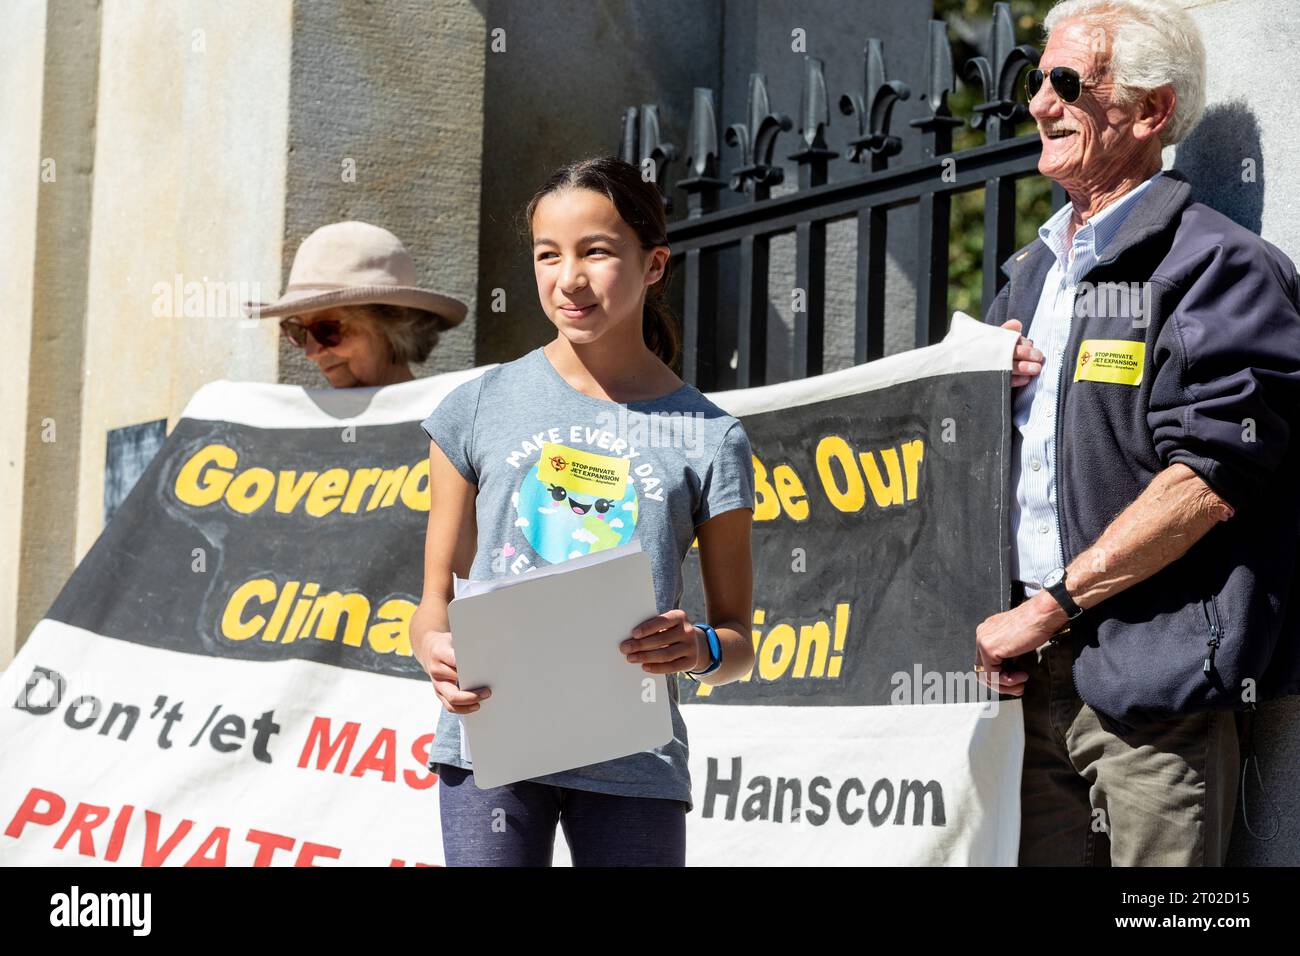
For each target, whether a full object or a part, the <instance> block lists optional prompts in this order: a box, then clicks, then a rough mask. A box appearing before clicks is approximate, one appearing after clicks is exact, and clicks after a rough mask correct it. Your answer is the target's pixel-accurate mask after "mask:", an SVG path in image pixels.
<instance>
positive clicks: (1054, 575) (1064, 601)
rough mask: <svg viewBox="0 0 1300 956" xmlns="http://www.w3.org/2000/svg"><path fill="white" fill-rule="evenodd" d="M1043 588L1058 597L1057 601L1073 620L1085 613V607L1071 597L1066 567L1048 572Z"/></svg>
mask: <svg viewBox="0 0 1300 956" xmlns="http://www.w3.org/2000/svg"><path fill="white" fill-rule="evenodd" d="M1043 590H1044V591H1046V592H1047V593H1048V594H1050V595H1051V596H1052V597H1054V598H1056V603H1057V604H1059V605H1061V608H1062V610H1064V611H1065V613H1066V616H1067V617H1068V618H1069V619H1070V620H1071V621H1073V620H1074V619H1075V618H1076V617H1078V616H1079V615H1080V614H1082V613H1083V608H1081V607H1079V605H1077V604H1075V603H1074V598H1072V597H1070V592H1069V591H1067V590H1066V588H1065V568H1057V569H1056V570H1055V571H1049V572H1047V575H1046V576H1045V577H1044V578H1043Z"/></svg>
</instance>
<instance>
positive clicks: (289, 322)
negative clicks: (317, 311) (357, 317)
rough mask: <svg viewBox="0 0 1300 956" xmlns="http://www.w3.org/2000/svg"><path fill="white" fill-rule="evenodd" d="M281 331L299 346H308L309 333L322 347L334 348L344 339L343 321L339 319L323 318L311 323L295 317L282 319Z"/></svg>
mask: <svg viewBox="0 0 1300 956" xmlns="http://www.w3.org/2000/svg"><path fill="white" fill-rule="evenodd" d="M280 331H281V332H283V333H284V337H285V338H286V339H288V340H289V341H290V342H292V343H293V344H294V345H296V346H298V348H304V347H306V345H307V336H309V335H310V336H311V337H312V338H314V339H315V340H316V341H317V342H319V343H320V346H321V348H326V349H332V348H333V347H334V346H336V345H338V344H339V343H340V342H342V341H343V323H342V322H340V321H339V320H338V319H321V320H320V321H319V322H312V323H311V324H310V325H308V324H304V323H302V322H299V321H298V320H297V319H294V318H287V319H281V320H280Z"/></svg>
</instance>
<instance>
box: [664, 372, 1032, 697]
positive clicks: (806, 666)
mask: <svg viewBox="0 0 1300 956" xmlns="http://www.w3.org/2000/svg"><path fill="white" fill-rule="evenodd" d="M1009 385H1010V379H1009V374H1008V373H1006V372H964V373H960V374H954V375H942V376H935V377H932V378H924V379H918V380H913V381H907V382H902V383H898V384H895V385H891V386H889V387H886V388H881V389H878V390H874V391H869V392H864V393H860V394H858V395H853V396H850V397H847V398H838V399H832V400H829V401H822V402H816V403H813V404H809V405H802V406H796V407H792V408H780V409H776V410H773V411H768V412H762V413H758V414H753V415H747V416H741V421H742V422H744V425H745V432H746V434H748V436H749V439H750V444H751V445H752V447H753V450H754V455H755V457H756V458H757V459H759V461H758V462H756V464H755V478H756V490H755V499H756V503H755V512H754V517H755V523H754V543H753V554H754V623H753V633H754V635H755V642H756V645H755V646H756V652H757V664H756V666H755V668H754V673H753V675H752V676H751V677H750V679H749V680H748V681H739V682H735V683H732V684H727V685H724V686H722V687H718V688H707V687H701V686H699V685H695V684H693V683H692V682H688V681H682V682H680V683H681V687H682V688H683V700H684V701H685V700H691V701H693V702H695V703H716V704H755V703H762V704H815V705H835V704H839V705H877V704H889V703H891V702H892V703H917V704H921V703H940V702H944V703H951V702H956V701H962V700H966V701H969V700H971V699H974V697H973V685H974V676H973V673H972V666H973V664H974V656H975V627H976V625H978V624H979V623H980V622H981V621H982V620H984V618H985V617H987V616H988V615H990V614H993V613H995V612H996V611H998V610H1000V609H1003V608H1005V607H1007V604H1008V600H1009V597H1010V590H1009V588H1010V582H1009V579H1008V559H1009V550H1008V549H1009V533H1008V530H1007V522H1006V507H1007V505H1006V498H1005V496H1006V494H1007V493H1008V492H1007V482H1006V479H1005V476H1004V467H1005V462H1006V458H1007V455H1008V454H1009V449H1010V422H1009V421H1007V420H1006V415H1007V414H1009V412H1007V413H1004V414H1002V415H999V414H998V413H997V411H996V410H997V409H1006V408H1009V406H1008V399H1007V389H1008V388H1009ZM688 561H689V564H690V567H689V569H688V571H687V573H686V575H685V580H686V590H685V593H684V595H683V602H682V603H683V607H684V608H686V610H687V611H688V612H689V613H691V614H692V615H693V618H698V619H702V612H703V609H704V599H703V594H702V592H701V587H700V576H699V572H698V567H699V557H698V552H697V551H695V550H692V552H691V555H690V557H689V558H688Z"/></svg>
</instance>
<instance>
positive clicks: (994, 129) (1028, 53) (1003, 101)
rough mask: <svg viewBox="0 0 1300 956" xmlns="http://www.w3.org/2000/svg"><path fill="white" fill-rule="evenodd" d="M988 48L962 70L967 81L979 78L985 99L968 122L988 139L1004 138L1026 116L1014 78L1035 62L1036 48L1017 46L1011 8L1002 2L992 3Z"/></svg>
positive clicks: (1027, 45) (1036, 57)
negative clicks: (981, 131) (986, 54)
mask: <svg viewBox="0 0 1300 956" xmlns="http://www.w3.org/2000/svg"><path fill="white" fill-rule="evenodd" d="M988 50H989V55H988V56H987V57H983V56H976V57H972V58H971V59H969V60H967V61H966V66H965V68H964V70H963V71H962V76H963V78H964V79H965V80H966V82H968V83H975V82H978V83H979V84H980V86H981V88H982V89H983V91H984V102H982V103H980V104H978V105H976V106H975V107H974V110H973V115H972V116H971V121H970V125H971V128H972V129H980V128H983V129H984V135H985V136H986V137H987V138H988V139H990V140H998V139H1006V138H1008V137H1009V136H1011V135H1012V133H1013V132H1014V131H1015V128H1016V123H1019V122H1021V121H1022V120H1026V119H1028V118H1029V110H1028V108H1027V107H1026V106H1025V104H1024V103H1021V102H1019V101H1017V100H1016V81H1017V80H1018V79H1019V78H1020V74H1021V73H1022V72H1023V71H1024V70H1025V68H1026V67H1031V66H1035V65H1037V63H1038V57H1039V51H1038V50H1037V48H1035V47H1033V46H1030V45H1029V44H1022V45H1020V46H1016V33H1015V28H1014V27H1013V26H1012V22H1011V9H1010V8H1009V7H1008V6H1007V5H1006V4H1005V3H995V4H993V23H992V24H991V25H990V27H989V46H988Z"/></svg>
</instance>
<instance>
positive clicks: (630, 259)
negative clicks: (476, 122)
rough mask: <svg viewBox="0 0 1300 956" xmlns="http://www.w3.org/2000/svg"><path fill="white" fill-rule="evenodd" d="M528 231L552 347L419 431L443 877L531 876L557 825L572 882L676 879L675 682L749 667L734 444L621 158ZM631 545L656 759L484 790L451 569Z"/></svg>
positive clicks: (596, 170) (419, 622) (741, 461)
mask: <svg viewBox="0 0 1300 956" xmlns="http://www.w3.org/2000/svg"><path fill="white" fill-rule="evenodd" d="M526 215H527V219H528V222H529V224H530V226H531V229H532V238H533V265H534V271H535V273H536V277H537V289H538V295H539V298H540V301H541V304H542V308H543V310H544V311H545V313H546V315H547V317H548V318H549V319H550V321H551V323H552V324H553V325H554V326H555V327H556V332H557V334H556V336H555V338H554V340H552V341H551V342H549V343H548V344H547V345H546V346H544V347H540V348H537V349H534V350H533V351H531V352H529V353H528V354H526V355H524V356H523V357H522V358H519V359H516V360H515V361H513V362H507V363H505V364H503V365H499V366H497V367H495V368H492V369H489V370H488V371H487V372H485V373H483V374H482V375H480V376H478V377H477V378H475V379H473V380H472V381H469V382H466V383H464V384H462V385H460V386H459V387H457V388H456V389H454V390H453V391H452V392H450V393H449V394H448V395H447V396H446V397H445V398H444V399H443V400H442V402H441V403H440V404H439V405H438V407H437V408H436V409H435V410H434V411H433V413H432V414H431V415H430V416H429V417H428V419H426V420H425V421H424V422H423V423H422V425H423V428H424V430H425V432H426V433H427V434H428V436H429V438H430V439H431V442H432V443H431V445H430V449H429V455H430V482H431V489H430V490H431V499H432V504H431V507H430V516H429V532H428V539H427V543H426V548H425V585H424V597H423V599H422V601H421V603H420V607H419V608H418V609H417V611H416V613H415V615H414V616H413V617H412V620H411V643H412V647H413V649H414V651H415V655H416V657H417V659H418V660H419V661H420V662H421V665H422V666H423V667H424V669H425V671H426V672H427V673H428V674H429V676H430V678H431V679H432V680H433V683H434V688H435V690H436V692H437V695H438V698H439V700H440V701H441V702H442V705H443V711H442V713H441V715H440V717H439V720H438V727H437V733H436V737H435V740H434V743H433V745H432V747H431V749H430V754H429V765H430V767H431V768H433V769H435V770H437V771H438V773H439V776H440V783H439V790H438V793H439V804H440V816H441V823H442V834H443V846H444V850H445V853H446V858H447V863H448V864H449V865H459V864H479V865H503V864H504V865H511V864H522V865H547V864H549V863H550V859H551V851H552V848H553V842H554V837H555V826H556V823H557V822H558V823H560V824H561V825H563V827H564V831H565V835H566V837H567V839H568V842H569V846H570V850H571V853H572V856H573V861H574V863H575V864H577V865H617V864H623V865H628V864H631V865H647V864H668V865H681V864H682V863H684V862H685V819H684V814H685V813H686V812H687V811H688V810H689V809H690V807H691V791H690V774H689V772H688V769H687V737H686V727H685V724H684V723H683V721H682V717H681V713H680V711H679V708H678V704H677V685H676V677H675V675H676V674H678V673H680V672H684V671H685V672H690V671H694V672H695V674H692V675H690V676H691V677H692V679H695V676H696V675H699V678H700V679H702V680H704V681H706V682H708V683H711V684H724V683H728V682H730V681H732V680H736V679H737V678H739V677H742V676H744V675H745V674H747V673H748V672H749V670H750V668H751V666H752V664H753V645H752V642H751V638H750V621H751V615H752V590H753V574H752V564H751V560H750V521H751V519H752V514H753V513H752V507H753V502H754V473H753V464H752V459H751V451H750V446H749V440H748V438H747V437H746V435H745V430H744V427H743V426H742V425H741V423H740V422H739V420H737V419H736V418H734V417H732V416H730V415H728V414H727V413H726V412H724V411H723V410H722V409H720V408H718V406H716V405H714V404H713V403H712V402H710V401H709V400H708V399H707V398H705V397H704V395H703V394H701V393H700V391H699V390H698V389H696V388H695V387H694V386H692V385H688V384H683V383H682V382H681V380H680V379H679V378H678V377H677V376H676V375H675V374H674V373H673V372H672V370H671V369H670V367H669V366H670V364H671V363H672V362H673V361H674V359H675V355H676V352H677V340H676V332H675V327H674V325H673V322H672V319H671V317H670V316H669V315H668V314H667V312H666V310H665V308H664V306H663V301H662V298H663V288H664V284H665V283H664V273H665V271H666V268H667V264H668V257H669V250H668V246H667V241H666V239H665V235H666V223H665V220H664V213H663V206H662V202H661V199H660V195H659V191H658V189H657V188H656V187H655V186H654V185H653V184H652V183H647V182H645V181H644V180H643V179H642V178H641V174H640V171H639V170H638V169H637V168H636V167H634V166H631V165H629V164H627V163H624V162H622V161H621V160H617V159H614V158H612V157H610V158H602V159H591V160H582V161H579V162H575V163H572V164H570V165H568V166H566V167H564V168H562V169H560V170H559V171H557V172H556V173H555V174H554V175H553V176H552V177H551V178H550V179H549V180H548V181H547V182H546V183H545V184H544V185H543V186H542V188H541V189H540V190H539V191H538V192H537V194H536V195H535V196H534V197H533V199H532V201H531V202H530V203H529V205H528V209H527V212H526ZM569 462H581V463H583V464H584V465H588V466H590V467H585V468H580V469H575V468H571V467H567V463H569ZM560 463H565V464H564V465H561V464H560ZM575 472H576V473H577V476H575ZM632 538H636V539H637V540H638V541H639V542H640V545H641V548H642V550H643V551H645V552H646V553H647V554H648V555H649V557H650V561H651V567H652V569H653V574H654V587H655V597H656V603H657V607H658V612H659V613H658V615H657V616H655V617H653V618H651V619H649V620H648V621H645V622H643V623H642V624H641V625H639V626H638V627H637V629H636V630H634V631H633V633H632V634H630V635H629V637H628V640H627V641H625V642H624V644H623V645H622V649H623V650H624V653H625V654H626V655H627V657H628V661H629V663H628V666H629V667H641V668H642V669H643V670H645V671H646V672H648V673H654V674H666V675H668V683H669V687H670V690H671V692H672V693H671V696H670V709H671V712H672V723H673V739H672V741H671V742H670V743H668V744H666V745H665V746H663V747H657V748H654V749H652V750H647V751H644V752H642V753H638V754H632V755H631V756H628V757H621V758H619V759H616V760H608V761H605V762H603V763H598V764H592V765H590V766H586V767H579V768H576V769H574V770H570V771H566V772H564V773H557V774H550V775H547V776H544V777H538V778H535V779H533V780H528V781H522V782H519V783H516V784H510V785H507V786H504V787H496V788H492V789H489V790H479V789H478V788H477V786H475V784H474V782H473V779H472V774H473V764H472V759H471V758H472V754H469V753H468V752H467V751H466V749H465V748H464V747H463V745H462V741H461V737H460V720H459V718H458V716H457V715H458V714H465V713H472V712H473V711H475V710H477V709H478V708H479V707H480V706H487V707H491V706H492V702H491V692H490V690H489V691H484V692H483V693H478V692H476V690H475V689H462V688H459V687H458V686H457V683H456V671H455V657H454V650H453V641H452V636H451V635H450V634H449V633H448V632H447V603H448V601H449V600H450V599H451V583H452V582H451V579H452V572H453V570H454V571H456V572H458V573H460V574H461V575H462V576H463V577H469V578H471V579H473V580H486V579H492V578H500V577H509V576H512V575H517V574H524V573H527V572H528V571H529V570H530V569H532V568H537V567H543V566H546V565H549V564H555V563H558V562H562V561H566V560H568V559H569V558H573V557H577V556H579V555H583V554H590V553H592V552H594V551H600V550H604V549H606V548H612V547H616V546H618V545H621V544H626V543H627V542H629V541H630V540H631V539H632ZM697 540H698V545H699V548H700V570H701V576H702V579H703V585H704V593H705V597H706V603H707V607H708V615H709V620H708V622H707V623H705V622H702V621H701V622H697V623H695V624H692V623H690V622H688V621H687V620H686V615H685V612H684V611H682V610H681V609H680V608H679V604H680V602H681V596H682V562H683V560H684V559H685V557H686V554H687V552H688V551H689V550H690V548H691V546H692V544H693V543H694V542H696V541H697ZM575 601H579V602H580V601H581V596H580V595H576V596H575ZM479 690H482V689H479ZM576 691H577V689H576V688H575V692H576ZM502 810H504V811H505V815H504V817H503V816H502V813H501V811H502ZM502 820H505V821H506V824H505V825H504V826H502V825H500V823H501V821H502Z"/></svg>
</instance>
